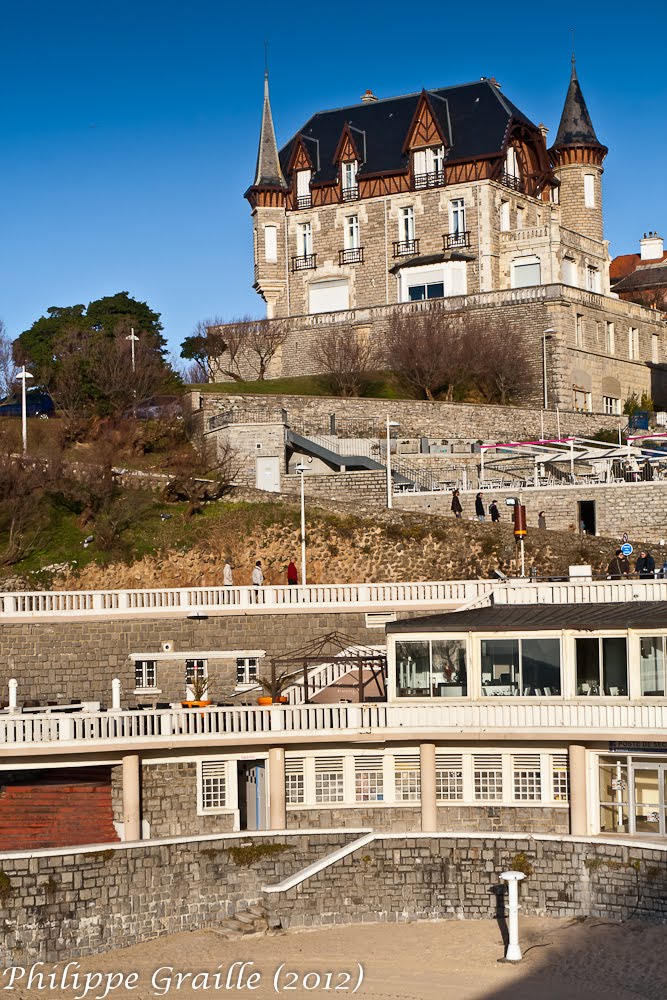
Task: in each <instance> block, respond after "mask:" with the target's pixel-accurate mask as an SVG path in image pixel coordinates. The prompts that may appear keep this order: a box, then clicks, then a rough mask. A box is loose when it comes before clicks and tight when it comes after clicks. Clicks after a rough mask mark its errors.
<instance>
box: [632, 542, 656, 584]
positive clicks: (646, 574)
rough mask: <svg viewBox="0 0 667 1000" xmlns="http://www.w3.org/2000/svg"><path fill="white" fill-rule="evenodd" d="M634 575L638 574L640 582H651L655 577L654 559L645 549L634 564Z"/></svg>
mask: <svg viewBox="0 0 667 1000" xmlns="http://www.w3.org/2000/svg"><path fill="white" fill-rule="evenodd" d="M635 573H638V574H639V579H640V580H653V579H654V577H655V559H654V558H653V556H652V555H651V553H650V552H648V551H647V550H646V549H642V550H641V552H640V553H639V559H638V560H637V562H636V563H635Z"/></svg>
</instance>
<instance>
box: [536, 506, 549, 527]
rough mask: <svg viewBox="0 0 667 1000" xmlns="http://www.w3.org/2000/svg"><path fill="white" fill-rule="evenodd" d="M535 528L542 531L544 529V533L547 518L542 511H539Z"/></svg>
mask: <svg viewBox="0 0 667 1000" xmlns="http://www.w3.org/2000/svg"><path fill="white" fill-rule="evenodd" d="M537 527H538V528H542V529H544V530H545V531H546V527H547V516H546V514H545V513H544V511H543V510H541V511H540V512H539V514H538V515H537Z"/></svg>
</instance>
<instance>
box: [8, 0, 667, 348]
mask: <svg viewBox="0 0 667 1000" xmlns="http://www.w3.org/2000/svg"><path fill="white" fill-rule="evenodd" d="M230 7H231V8H232V9H230ZM580 7H581V12H580V13H579V14H578V15H577V16H574V15H573V14H572V13H570V12H567V13H563V14H561V8H558V7H556V8H554V7H553V6H549V5H547V6H546V7H544V5H543V7H542V8H540V7H539V6H538V7H536V8H534V9H531V11H530V16H529V17H526V18H524V19H522V17H521V7H520V5H515V6H510V7H508V6H507V5H498V4H497V3H496V2H493V3H490V2H486V0H482V2H477V3H475V4H469V5H468V7H467V8H465V10H464V9H463V8H460V7H459V8H452V7H451V6H448V5H444V4H443V5H441V6H440V7H438V6H435V7H434V6H431V7H429V9H428V12H427V11H426V9H425V8H424V9H421V8H420V9H419V10H420V11H421V13H419V12H417V9H415V13H414V14H413V15H411V14H410V13H409V9H408V8H406V6H405V4H400V5H399V4H395V5H393V4H392V3H391V2H389V3H385V4H382V5H380V4H375V3H374V4H367V5H362V4H355V5H352V6H351V7H348V8H346V7H345V6H344V5H343V6H340V5H333V6H332V5H323V4H314V5H308V6H306V7H301V8H299V7H296V6H295V7H294V8H293V9H290V8H289V7H285V6H284V5H283V6H280V7H276V6H275V5H274V4H266V3H263V2H256V3H254V4H248V5H240V4H235V5H233V6H232V5H227V4H225V3H224V2H220V0H216V2H212V0H191V2H190V3H189V4H188V3H179V4H176V3H174V2H173V0H160V2H158V0H134V2H132V3H130V2H128V0H116V2H114V3H113V4H111V3H109V2H108V0H99V2H98V3H96V4H92V3H90V2H89V0H88V2H86V3H83V2H80V0H62V2H61V3H58V4H55V3H53V0H22V3H13V4H10V3H5V4H4V5H3V10H2V13H0V47H1V50H0V88H1V89H0V94H1V97H0V150H1V152H0V318H3V319H4V320H5V323H6V324H7V327H8V331H9V333H10V335H11V336H12V337H15V336H18V334H19V333H20V332H21V331H22V330H24V329H25V328H27V327H28V326H29V325H30V324H31V323H32V322H33V320H34V319H36V318H37V317H38V316H39V315H41V314H42V313H43V312H44V311H45V310H46V309H47V308H48V307H49V306H51V305H71V304H74V303H77V302H86V303H87V302H88V301H90V299H94V298H98V297H99V296H101V295H109V294H113V293H114V292H117V291H120V290H128V291H129V292H130V294H131V295H134V296H135V297H136V298H139V299H143V300H146V301H148V303H149V304H150V305H151V306H152V307H153V308H154V309H157V310H158V311H159V312H161V313H162V317H163V322H164V326H165V333H166V335H167V337H168V340H169V343H170V347H171V348H172V350H173V351H174V352H175V353H178V346H179V344H180V342H181V341H182V340H183V338H184V337H185V336H187V335H188V334H189V333H190V332H191V331H192V327H193V326H194V324H195V322H196V321H197V320H198V319H202V318H204V317H207V316H210V315H212V314H219V315H222V316H224V317H226V318H232V317H234V316H239V315H243V314H253V315H262V314H263V303H262V301H261V300H260V299H259V298H258V296H257V295H256V294H255V292H253V290H252V287H251V285H252V243H251V226H250V215H249V208H248V204H247V202H246V201H245V200H244V199H243V192H244V191H245V189H246V187H247V186H248V185H249V184H250V183H251V181H252V176H253V170H254V164H255V156H256V148H257V137H258V131H259V120H260V113H261V98H262V74H263V65H264V40H265V39H266V40H267V41H268V45H269V62H270V73H271V97H272V104H273V112H274V120H275V124H276V131H277V133H278V141H279V143H281V144H282V143H283V142H285V141H287V139H288V138H289V137H290V135H291V134H292V133H293V132H294V131H296V130H297V129H298V128H299V126H300V125H301V124H302V123H303V122H304V121H305V120H306V119H307V118H308V117H309V115H310V114H311V113H312V112H314V111H316V110H321V109H324V108H328V107H338V106H341V105H344V104H350V103H355V102H356V101H357V100H358V98H359V96H360V95H361V94H362V93H363V91H365V90H366V88H367V87H370V88H371V89H372V90H373V91H374V92H375V93H376V94H377V95H378V96H380V97H389V96H392V95H396V94H400V93H409V92H412V91H415V90H420V89H421V88H422V87H442V86H447V85H449V84H455V83H463V82H466V81H469V80H474V79H476V78H478V77H480V76H495V77H496V78H497V79H498V80H499V81H500V83H501V84H502V87H503V91H504V93H506V94H507V95H508V97H510V98H511V99H512V100H513V101H514V102H515V103H516V104H517V105H518V106H519V107H520V108H521V109H522V110H523V111H524V112H525V113H526V114H528V115H529V116H530V117H531V118H532V119H533V121H535V122H540V121H544V122H545V124H546V125H547V126H548V127H549V129H550V137H551V138H552V139H553V137H554V135H555V130H556V128H557V126H558V119H559V117H560V112H561V110H562V104H563V99H564V96H565V92H566V89H567V83H568V78H569V69H570V64H569V60H570V50H571V30H572V29H573V28H574V29H575V45H576V51H577V65H578V71H579V79H580V81H581V84H582V88H583V91H584V95H585V97H586V100H587V103H588V107H589V110H590V112H591V115H592V118H593V124H594V126H595V128H596V130H597V133H598V137H599V138H600V140H601V141H602V142H604V143H605V144H606V145H607V146H609V149H610V153H609V156H608V157H607V161H606V169H605V175H604V181H603V182H604V204H605V219H606V236H607V238H608V239H610V240H611V252H612V254H617V253H627V252H632V251H635V250H636V249H637V242H638V240H639V238H640V236H641V235H642V234H643V232H644V231H646V230H648V229H656V230H658V231H659V232H660V233H661V234H662V235H664V236H665V237H667V198H666V197H665V187H664V175H665V164H666V163H667V129H665V122H666V119H667V115H666V112H665V109H666V108H667V72H665V65H664V38H665V33H666V29H667V14H666V13H665V8H664V7H663V6H662V5H659V7H658V5H650V6H649V7H647V8H645V10H646V14H643V15H642V16H641V17H640V18H639V19H638V20H636V21H633V24H632V38H631V39H630V38H628V25H629V22H628V7H627V4H625V3H624V4H623V5H622V6H621V4H620V3H618V2H617V0H611V2H608V3H606V4H605V5H604V6H603V7H602V8H600V7H596V6H595V5H593V6H591V5H583V4H582V5H580ZM659 8H660V9H659ZM346 10H347V13H345V11H346ZM454 10H456V12H457V13H456V15H455V14H454V13H453V11H454ZM658 10H659V12H658ZM649 11H650V12H649ZM508 12H509V16H510V17H511V21H510V20H509V19H508Z"/></svg>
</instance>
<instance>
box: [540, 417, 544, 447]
mask: <svg viewBox="0 0 667 1000" xmlns="http://www.w3.org/2000/svg"><path fill="white" fill-rule="evenodd" d="M540 441H544V410H540Z"/></svg>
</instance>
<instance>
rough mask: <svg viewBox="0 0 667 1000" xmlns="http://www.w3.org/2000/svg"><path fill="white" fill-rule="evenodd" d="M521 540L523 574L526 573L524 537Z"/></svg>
mask: <svg viewBox="0 0 667 1000" xmlns="http://www.w3.org/2000/svg"><path fill="white" fill-rule="evenodd" d="M520 542H521V576H522V577H524V576H525V575H526V555H525V552H524V549H523V538H521V539H520Z"/></svg>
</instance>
